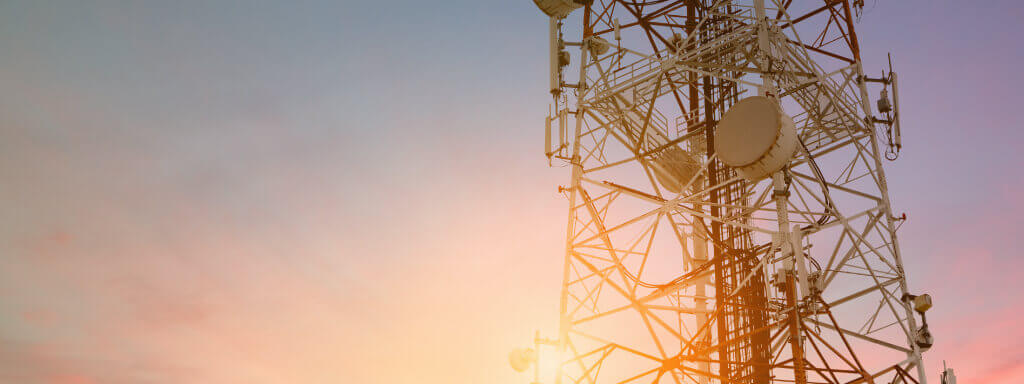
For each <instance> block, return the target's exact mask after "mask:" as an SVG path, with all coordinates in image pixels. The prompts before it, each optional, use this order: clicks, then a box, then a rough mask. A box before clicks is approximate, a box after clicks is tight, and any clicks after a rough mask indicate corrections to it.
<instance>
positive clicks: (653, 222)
mask: <svg viewBox="0 0 1024 384" xmlns="http://www.w3.org/2000/svg"><path fill="white" fill-rule="evenodd" d="M534 2H535V3H536V5H537V6H538V7H539V8H540V9H541V10H542V11H543V12H544V13H545V14H546V15H547V16H549V17H550V56H551V62H550V67H551V78H550V91H551V95H552V96H553V97H554V103H553V105H552V110H551V112H550V113H549V116H548V118H547V135H546V140H545V144H546V155H547V156H548V158H549V160H550V161H551V162H552V163H553V164H557V165H564V166H567V167H568V168H569V169H570V170H571V178H570V180H569V182H568V184H567V185H564V186H562V187H561V188H560V190H561V191H563V192H564V193H565V195H566V197H567V198H568V200H569V212H568V213H569V218H568V229H567V233H566V245H565V260H564V275H563V281H562V289H561V302H560V305H561V316H560V324H559V331H558V333H557V337H554V338H552V339H541V338H540V337H539V336H538V337H537V339H536V343H537V344H538V347H542V346H543V345H544V344H546V345H550V347H548V348H539V349H542V350H543V351H542V352H541V354H542V355H544V354H547V355H550V356H557V357H558V362H557V363H556V364H555V365H556V366H557V373H555V374H554V376H555V377H551V378H543V380H544V381H545V382H547V383H551V382H554V383H634V382H636V383H677V384H681V383H696V384H711V383H722V384H733V383H737V384H738V383H742V384H767V383H798V384H805V383H832V384H839V383H843V384H857V383H921V384H923V383H925V380H926V379H925V374H924V367H923V363H922V360H921V353H922V352H923V351H925V350H927V349H928V348H929V347H930V346H931V343H932V336H931V334H930V333H929V332H928V326H927V322H926V319H925V311H927V310H928V308H929V307H930V306H931V298H930V297H929V296H928V295H924V294H921V295H915V294H913V293H912V291H911V290H910V289H909V287H908V286H907V283H906V275H905V271H904V268H903V261H902V257H903V254H902V253H901V252H900V248H899V243H898V241H897V237H896V231H897V229H898V228H899V226H900V224H901V223H902V221H903V219H904V218H905V217H902V218H901V217H898V216H896V215H894V214H893V208H892V206H891V204H890V200H889V194H888V190H887V186H886V178H885V173H884V171H883V168H882V164H883V160H885V159H889V160H894V159H895V158H896V156H897V155H898V154H899V151H900V148H901V145H902V144H901V142H900V126H899V102H898V97H897V77H896V74H895V73H894V72H892V65H891V61H890V63H889V64H888V66H887V67H886V68H887V69H888V70H887V71H886V70H879V71H868V70H866V69H865V68H864V66H863V64H862V63H861V56H860V48H859V43H858V40H857V34H856V32H855V28H854V25H855V21H856V18H858V17H859V13H860V11H861V8H862V7H863V3H862V1H860V0H852V1H851V0H824V1H810V0H800V1H793V0H746V1H727V0H720V1H714V0H688V1H670V0H631V1H626V0H591V1H581V0H534ZM879 68H880V67H879ZM868 72H874V73H881V75H880V76H877V77H872V76H869V75H868ZM890 92H891V94H892V96H891V97H890V96H889V94H890ZM872 96H876V97H872ZM872 101H874V102H872ZM537 354H538V351H537V349H531V350H520V351H517V352H514V353H513V354H512V355H511V356H510V359H511V360H512V362H513V366H514V367H515V368H516V369H518V370H526V369H528V367H529V366H530V365H531V364H532V363H533V362H535V361H536V360H537ZM542 359H543V357H542ZM532 365H533V366H534V370H535V375H537V373H536V371H537V368H536V367H537V365H539V364H532ZM535 380H538V381H540V379H535Z"/></svg>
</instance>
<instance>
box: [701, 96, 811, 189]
mask: <svg viewBox="0 0 1024 384" xmlns="http://www.w3.org/2000/svg"><path fill="white" fill-rule="evenodd" d="M797 142H798V140H797V136H796V125H795V124H794V123H793V118H791V117H789V116H788V115H786V113H785V112H782V108H781V107H780V106H779V104H778V103H777V102H776V101H775V100H772V99H769V98H767V97H764V96H753V97H748V98H746V99H743V100H740V101H739V102H738V103H736V104H734V105H733V106H732V107H731V108H729V110H728V111H726V112H725V115H724V116H722V121H721V122H719V123H718V127H717V128H716V129H715V153H717V154H718V158H719V159H720V160H722V162H723V163H725V165H728V166H730V167H733V168H735V169H736V173H738V174H739V175H740V176H743V178H745V179H747V180H750V181H757V180H760V179H762V178H764V177H765V176H768V175H771V174H772V173H774V172H776V171H778V170H780V169H782V168H783V167H785V166H786V164H788V163H789V160H790V159H792V158H793V154H794V153H796V148H797Z"/></svg>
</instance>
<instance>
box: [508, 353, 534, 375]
mask: <svg viewBox="0 0 1024 384" xmlns="http://www.w3.org/2000/svg"><path fill="white" fill-rule="evenodd" d="M536 361H537V352H536V351H534V350H532V349H530V348H516V349H514V350H512V352H509V353H508V364H509V365H511V366H512V369H514V370H516V372H522V371H525V370H526V369H527V368H530V364H532V363H534V362H536Z"/></svg>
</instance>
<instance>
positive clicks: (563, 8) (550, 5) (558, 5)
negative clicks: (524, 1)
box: [533, 0, 583, 19]
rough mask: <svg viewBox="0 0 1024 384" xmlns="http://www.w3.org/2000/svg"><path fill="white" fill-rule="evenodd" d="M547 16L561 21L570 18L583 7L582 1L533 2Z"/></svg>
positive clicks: (544, 0) (545, 0)
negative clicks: (571, 14) (573, 12)
mask: <svg viewBox="0 0 1024 384" xmlns="http://www.w3.org/2000/svg"><path fill="white" fill-rule="evenodd" d="M533 3H534V4H537V8H540V10H541V11H542V12H544V14H545V15H548V16H550V17H554V18H557V19H561V18H563V17H566V16H569V14H570V13H572V11H575V10H576V9H577V8H579V7H582V6H583V2H582V1H576V0H533Z"/></svg>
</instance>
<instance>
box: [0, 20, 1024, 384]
mask: <svg viewBox="0 0 1024 384" xmlns="http://www.w3.org/2000/svg"><path fill="white" fill-rule="evenodd" d="M866 3H867V6H866V8H865V9H866V11H867V12H866V14H865V15H864V17H863V20H862V21H861V22H860V24H858V26H857V28H858V33H859V36H860V41H861V45H862V46H863V47H864V49H865V53H864V58H865V61H866V63H865V65H866V68H867V69H868V70H869V72H871V73H878V72H880V70H881V69H882V68H883V66H884V65H885V54H886V53H887V52H893V61H894V64H895V67H896V69H897V71H898V72H899V76H900V91H901V95H900V102H901V109H902V111H901V112H902V113H903V133H904V151H903V155H902V157H901V158H900V159H899V160H898V161H897V162H894V163H887V164H886V166H887V174H888V177H889V184H890V187H891V189H892V190H891V193H892V197H893V200H894V204H895V205H896V206H895V211H896V212H906V213H907V215H908V217H909V220H908V222H907V223H906V225H904V226H903V228H902V230H901V232H900V236H901V239H900V241H901V245H902V250H903V253H904V257H905V263H906V269H907V275H908V280H909V284H910V286H911V288H912V290H914V291H917V292H928V293H930V294H931V295H932V296H933V298H934V301H935V308H934V309H932V310H931V311H930V312H929V316H928V319H929V325H930V326H931V330H932V332H933V334H934V335H935V337H936V345H935V347H934V348H932V350H931V351H929V352H927V353H926V354H925V359H926V363H927V366H928V372H929V374H930V375H931V377H930V378H931V379H932V380H934V382H936V383H937V381H938V373H939V371H940V369H941V367H942V361H943V360H946V361H947V362H948V363H949V364H950V365H951V366H952V367H954V368H955V369H956V371H957V376H958V378H959V381H960V383H962V384H968V383H975V384H976V383H985V384H1018V383H1024V327H1022V326H1021V325H1020V323H1021V322H1022V321H1024V320H1022V317H1024V296H1021V294H1020V293H1021V290H1022V287H1024V283H1022V280H1024V273H1022V272H1021V271H1022V269H1024V258H1022V254H1021V250H1022V249H1024V240H1022V238H1024V231H1022V229H1021V228H1022V225H1024V220H1022V217H1024V149H1022V148H1024V147H1022V143H1024V118H1022V116H1024V112H1022V108H1024V104H1022V99H1024V98H1022V97H1021V96H1020V92H1021V89H1024V76H1021V72H1020V68H1019V67H1020V65H1021V63H1024V43H1021V39H1022V36H1024V27H1022V26H1021V25H1022V24H1021V20H1024V3H1020V2H1017V1H995V0H993V1H971V2H967V1H949V0H943V1H939V0H916V1H908V0H900V1H897V0H877V1H875V0H868V1H866ZM546 28H547V19H546V18H545V17H544V16H543V15H542V14H541V13H540V11H538V10H537V9H536V7H535V6H534V5H533V3H532V2H531V1H529V0H517V1H508V0H491V1H467V0H457V1H443V2H437V1H344V0H343V1H292V2H264V1H251V0H246V1H163V2H157V1H135V2H112V1H111V2H107V1H92V2H85V1H66V2H62V1H2V2H0V383H27V384H37V383H38V384H107V383H110V384H129V383H153V384H164V383H167V384H170V383H210V384H222V383H226V384H232V383H239V384H242V383H245V384H248V383H253V384H264V383H266V384H276V383H384V384H391V383H394V384H413V383H417V384H434V383H437V384H440V383H467V384H468V383H499V384H526V383H528V382H529V380H530V378H529V377H528V376H527V375H525V374H518V373H515V372H513V371H512V370H511V369H509V368H508V364H507V360H506V356H507V353H508V351H509V350H511V349H512V348H516V347H522V346H526V345H527V344H528V343H529V342H530V341H531V340H532V336H533V330H534V329H540V330H541V331H542V332H544V333H545V334H546V335H549V336H553V335H554V333H555V332H556V330H557V312H558V297H557V296H558V289H559V284H560V278H561V267H562V264H561V263H562V251H563V249H564V244H563V242H564V238H565V237H564V236H565V233H564V232H565V215H566V212H567V207H566V202H565V200H564V199H563V198H561V197H560V195H559V194H558V193H557V186H558V185H560V184H564V183H566V182H567V181H568V179H569V172H568V170H567V169H565V168H548V167H547V161H546V159H545V158H544V156H543V154H542V146H543V139H542V133H543V118H544V115H545V113H546V112H547V104H548V102H549V100H550V97H549V96H548V94H547V62H546V55H547V45H546V44H547V43H546V36H547V30H546Z"/></svg>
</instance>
